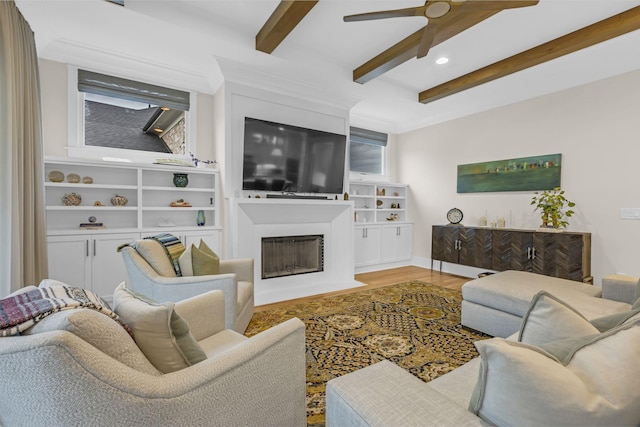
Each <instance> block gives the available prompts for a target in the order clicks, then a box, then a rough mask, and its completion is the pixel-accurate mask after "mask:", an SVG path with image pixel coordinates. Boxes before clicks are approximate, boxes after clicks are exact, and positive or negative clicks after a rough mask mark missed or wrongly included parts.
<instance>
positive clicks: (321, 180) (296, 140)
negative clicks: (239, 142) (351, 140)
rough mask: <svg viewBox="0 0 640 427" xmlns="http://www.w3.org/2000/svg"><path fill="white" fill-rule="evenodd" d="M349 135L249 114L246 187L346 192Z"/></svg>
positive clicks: (243, 174) (246, 133) (285, 191)
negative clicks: (262, 118) (346, 161)
mask: <svg viewBox="0 0 640 427" xmlns="http://www.w3.org/2000/svg"><path fill="white" fill-rule="evenodd" d="M346 149H347V137H346V136H345V135H340V134H335V133H331V132H324V131H319V130H315V129H306V128H301V127H297V126H291V125H286V124H282V123H274V122H268V121H265V120H259V119H254V118H251V117H245V119H244V163H243V171H242V189H243V190H258V191H278V192H283V193H327V194H341V193H342V192H343V188H344V187H343V184H344V173H345V158H346Z"/></svg>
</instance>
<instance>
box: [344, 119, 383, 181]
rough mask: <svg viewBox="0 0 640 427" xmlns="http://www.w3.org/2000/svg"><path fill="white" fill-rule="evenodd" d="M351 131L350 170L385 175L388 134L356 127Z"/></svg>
mask: <svg viewBox="0 0 640 427" xmlns="http://www.w3.org/2000/svg"><path fill="white" fill-rule="evenodd" d="M349 133H350V139H349V140H350V144H349V170H350V171H351V172H359V173H367V174H373V175H384V174H385V167H384V164H385V153H386V148H387V134H386V133H381V132H375V131H372V130H367V129H361V128H356V127H351V128H350V132H349Z"/></svg>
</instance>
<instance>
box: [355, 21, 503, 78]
mask: <svg viewBox="0 0 640 427" xmlns="http://www.w3.org/2000/svg"><path fill="white" fill-rule="evenodd" d="M498 12H500V11H499V10H492V11H483V12H474V13H465V14H464V15H460V16H459V17H458V18H457V19H455V20H449V21H443V22H442V23H441V24H439V25H438V32H437V33H436V35H435V37H434V39H433V44H432V46H436V45H438V44H440V43H442V42H444V41H445V40H448V39H450V38H451V37H453V36H455V35H457V34H460V33H461V32H463V31H464V30H466V29H468V28H470V27H472V26H474V25H476V24H477V23H478V22H481V21H484V20H485V19H487V18H489V17H491V16H493V15H495V14H496V13H498ZM423 32H424V27H423V28H421V29H419V30H418V31H416V32H415V33H413V34H411V35H410V36H409V37H407V38H405V39H404V40H402V41H400V42H398V43H396V44H395V45H393V46H391V47H390V48H389V49H387V50H385V51H384V52H382V53H380V54H379V55H377V56H375V57H374V58H372V59H370V60H369V61H367V62H365V63H364V64H362V65H361V66H359V67H358V68H356V69H355V70H353V81H354V82H357V83H366V82H368V81H369V80H372V79H374V78H376V77H378V76H380V75H382V74H384V73H386V72H387V71H389V70H391V69H392V68H395V67H397V66H398V65H400V64H402V63H404V62H406V61H408V60H409V59H411V58H414V57H415V56H416V55H417V54H418V45H419V44H420V37H421V36H422V33H423Z"/></svg>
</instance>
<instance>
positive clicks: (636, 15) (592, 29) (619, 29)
mask: <svg viewBox="0 0 640 427" xmlns="http://www.w3.org/2000/svg"><path fill="white" fill-rule="evenodd" d="M638 29H640V6H637V7H634V8H632V9H629V10H627V11H625V12H622V13H619V14H617V15H614V16H612V17H610V18H607V19H604V20H602V21H599V22H596V23H595V24H592V25H589V26H587V27H584V28H581V29H579V30H576V31H574V32H572V33H569V34H567V35H564V36H562V37H558V38H557V39H554V40H551V41H549V42H547V43H544V44H541V45H539V46H536V47H534V48H531V49H529V50H526V51H524V52H521V53H519V54H517V55H513V56H511V57H509V58H506V59H503V60H502V61H498V62H495V63H493V64H491V65H488V66H486V67H484V68H481V69H479V70H476V71H473V72H471V73H469V74H465V75H464V76H461V77H458V78H456V79H453V80H450V81H448V82H446V83H443V84H441V85H438V86H435V87H433V88H431V89H427V90H425V91H422V92H420V94H419V96H418V100H419V101H420V102H421V103H423V104H426V103H428V102H433V101H435V100H438V99H442V98H444V97H447V96H449V95H453V94H454V93H458V92H461V91H463V90H467V89H470V88H472V87H475V86H479V85H481V84H483V83H487V82H490V81H492V80H496V79H499V78H501V77H505V76H508V75H509V74H513V73H516V72H518V71H522V70H524V69H526V68H529V67H533V66H535V65H539V64H542V63H543V62H547V61H551V60H552V59H556V58H559V57H561V56H564V55H568V54H570V53H573V52H576V51H578V50H580V49H584V48H586V47H589V46H593V45H595V44H598V43H601V42H603V41H606V40H609V39H612V38H615V37H618V36H621V35H623V34H626V33H629V32H632V31H635V30H638Z"/></svg>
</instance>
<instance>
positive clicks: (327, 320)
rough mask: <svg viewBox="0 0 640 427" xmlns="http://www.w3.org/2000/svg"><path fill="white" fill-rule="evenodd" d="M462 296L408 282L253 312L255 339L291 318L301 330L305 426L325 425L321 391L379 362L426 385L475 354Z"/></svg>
mask: <svg viewBox="0 0 640 427" xmlns="http://www.w3.org/2000/svg"><path fill="white" fill-rule="evenodd" d="M461 301H462V295H461V293H460V292H459V291H455V290H451V289H445V288H441V287H439V286H435V285H431V284H428V283H424V282H420V281H411V282H406V283H400V284H397V285H392V286H387V287H384V288H378V289H373V290H366V291H360V292H356V293H352V294H347V295H340V296H334V297H327V298H322V299H318V300H317V301H313V302H308V303H302V304H295V305H291V306H288V307H284V308H280V309H273V310H268V311H263V312H259V313H256V314H255V315H254V316H253V319H252V320H251V323H250V324H249V327H248V328H247V331H246V332H245V335H247V336H252V335H255V334H257V333H259V332H261V331H263V330H265V329H268V328H270V327H271V326H273V325H276V324H278V323H280V322H282V321H284V320H287V319H290V318H292V317H298V318H299V319H301V320H302V321H303V322H304V323H305V325H306V327H307V329H306V351H307V355H306V359H307V422H308V425H310V426H322V425H324V410H325V385H326V382H327V381H329V380H330V379H332V378H336V377H339V376H341V375H345V374H348V373H349V372H353V371H356V370H358V369H361V368H364V367H366V366H369V365H372V364H374V363H376V362H379V361H381V360H383V359H387V360H390V361H392V362H393V363H395V364H397V365H399V366H400V367H402V368H404V369H406V370H407V371H409V372H410V373H412V374H413V375H415V376H417V377H418V378H420V379H422V380H423V381H425V382H427V381H431V380H432V379H434V378H437V377H439V376H440V375H443V374H446V373H447V372H449V371H452V370H453V369H455V368H457V367H458V366H461V365H463V364H464V363H466V362H468V361H469V360H471V359H473V358H474V357H476V356H477V355H478V353H477V351H476V349H475V347H474V345H473V342H474V341H477V340H480V339H485V338H488V336H487V335H484V334H481V333H478V332H475V331H472V330H469V329H466V328H463V327H462V326H461V325H460V304H461Z"/></svg>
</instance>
